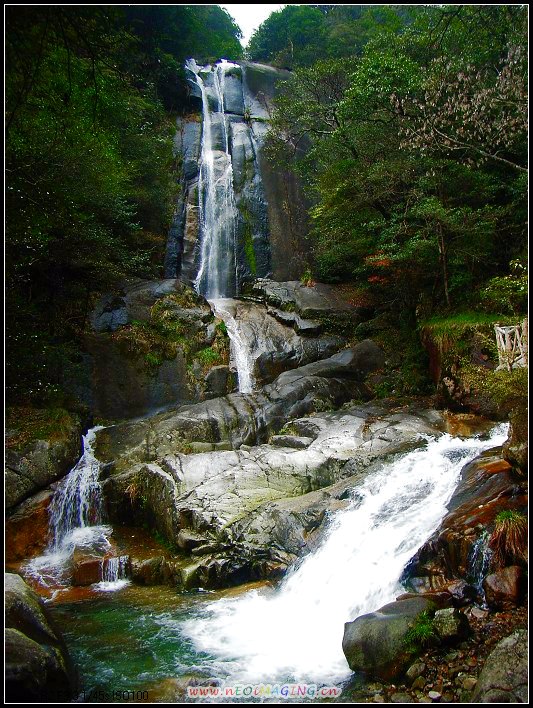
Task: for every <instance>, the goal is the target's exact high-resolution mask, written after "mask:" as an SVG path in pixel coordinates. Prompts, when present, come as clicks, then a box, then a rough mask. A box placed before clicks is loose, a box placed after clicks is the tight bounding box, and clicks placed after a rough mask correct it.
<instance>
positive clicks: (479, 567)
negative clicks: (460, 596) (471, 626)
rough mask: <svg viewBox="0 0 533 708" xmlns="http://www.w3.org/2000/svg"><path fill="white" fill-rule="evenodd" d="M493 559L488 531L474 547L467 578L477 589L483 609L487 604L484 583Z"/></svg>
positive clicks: (471, 552) (469, 560) (469, 559)
mask: <svg viewBox="0 0 533 708" xmlns="http://www.w3.org/2000/svg"><path fill="white" fill-rule="evenodd" d="M491 559H492V551H491V549H490V548H489V533H488V531H484V532H483V533H482V534H481V536H480V537H479V538H478V539H477V541H475V543H474V544H473V545H472V550H471V551H470V556H469V558H468V570H467V578H468V579H469V580H470V582H471V583H472V585H473V586H474V587H475V588H476V590H477V593H478V598H479V599H480V600H481V605H482V606H483V607H484V606H485V604H486V601H485V591H484V589H483V581H484V580H485V578H486V576H487V575H488V572H489V567H490V561H491Z"/></svg>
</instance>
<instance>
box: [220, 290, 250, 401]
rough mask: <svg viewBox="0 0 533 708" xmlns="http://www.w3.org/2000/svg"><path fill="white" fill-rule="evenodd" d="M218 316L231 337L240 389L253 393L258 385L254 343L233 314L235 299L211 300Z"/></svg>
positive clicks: (232, 358) (232, 354) (232, 357)
mask: <svg viewBox="0 0 533 708" xmlns="http://www.w3.org/2000/svg"><path fill="white" fill-rule="evenodd" d="M210 304H211V307H212V308H213V311H214V313H215V315H216V316H217V317H220V319H221V320H222V321H223V322H224V324H225V325H226V329H227V331H228V336H229V339H230V351H231V361H232V363H233V364H234V366H235V368H236V369H237V376H238V379H239V391H240V392H241V393H251V392H252V391H253V390H254V388H255V385H256V380H255V376H254V359H253V357H252V348H251V345H252V343H251V342H250V341H249V340H248V339H247V338H246V337H245V336H244V333H243V331H242V329H241V328H240V327H239V322H238V320H237V319H236V318H235V316H234V315H233V306H234V304H235V300H230V299H218V300H211V301H210Z"/></svg>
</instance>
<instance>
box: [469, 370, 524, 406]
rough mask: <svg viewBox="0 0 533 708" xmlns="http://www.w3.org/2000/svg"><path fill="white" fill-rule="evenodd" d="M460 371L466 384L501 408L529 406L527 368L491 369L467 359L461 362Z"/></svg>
mask: <svg viewBox="0 0 533 708" xmlns="http://www.w3.org/2000/svg"><path fill="white" fill-rule="evenodd" d="M460 371H461V380H462V381H463V382H464V385H466V386H468V387H470V388H471V389H473V390H475V391H477V392H478V393H480V394H481V395H484V396H486V397H487V398H489V399H490V400H491V401H493V402H494V403H495V404H496V406H497V407H498V408H499V409H500V410H502V411H505V410H507V411H509V410H511V409H512V408H514V407H516V406H518V405H520V406H527V400H528V390H529V389H528V370H527V369H526V368H516V369H512V370H511V371H507V370H506V369H502V370H500V371H491V370H489V369H486V368H484V367H480V366H476V365H474V364H472V363H471V362H470V361H469V359H466V360H463V361H462V362H461V369H460Z"/></svg>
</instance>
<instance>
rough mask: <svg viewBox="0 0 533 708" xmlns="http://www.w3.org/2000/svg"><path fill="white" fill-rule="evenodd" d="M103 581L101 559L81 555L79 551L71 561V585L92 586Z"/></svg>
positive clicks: (99, 557)
mask: <svg viewBox="0 0 533 708" xmlns="http://www.w3.org/2000/svg"><path fill="white" fill-rule="evenodd" d="M102 579H103V558H102V557H101V556H88V555H83V554H82V553H80V552H79V551H77V552H76V553H75V554H74V558H73V561H72V577H71V583H72V585H92V584H93V583H99V582H100V581H101V580H102Z"/></svg>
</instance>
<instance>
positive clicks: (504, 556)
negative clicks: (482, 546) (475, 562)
mask: <svg viewBox="0 0 533 708" xmlns="http://www.w3.org/2000/svg"><path fill="white" fill-rule="evenodd" d="M489 548H490V549H491V550H492V553H493V556H492V562H493V565H494V566H495V567H496V568H504V567H505V566H506V565H514V564H522V563H527V518H526V517H525V516H524V514H521V513H520V512H519V511H513V510H505V511H500V512H498V513H497V514H496V518H495V521H494V531H493V532H492V535H491V537H490V540H489Z"/></svg>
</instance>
